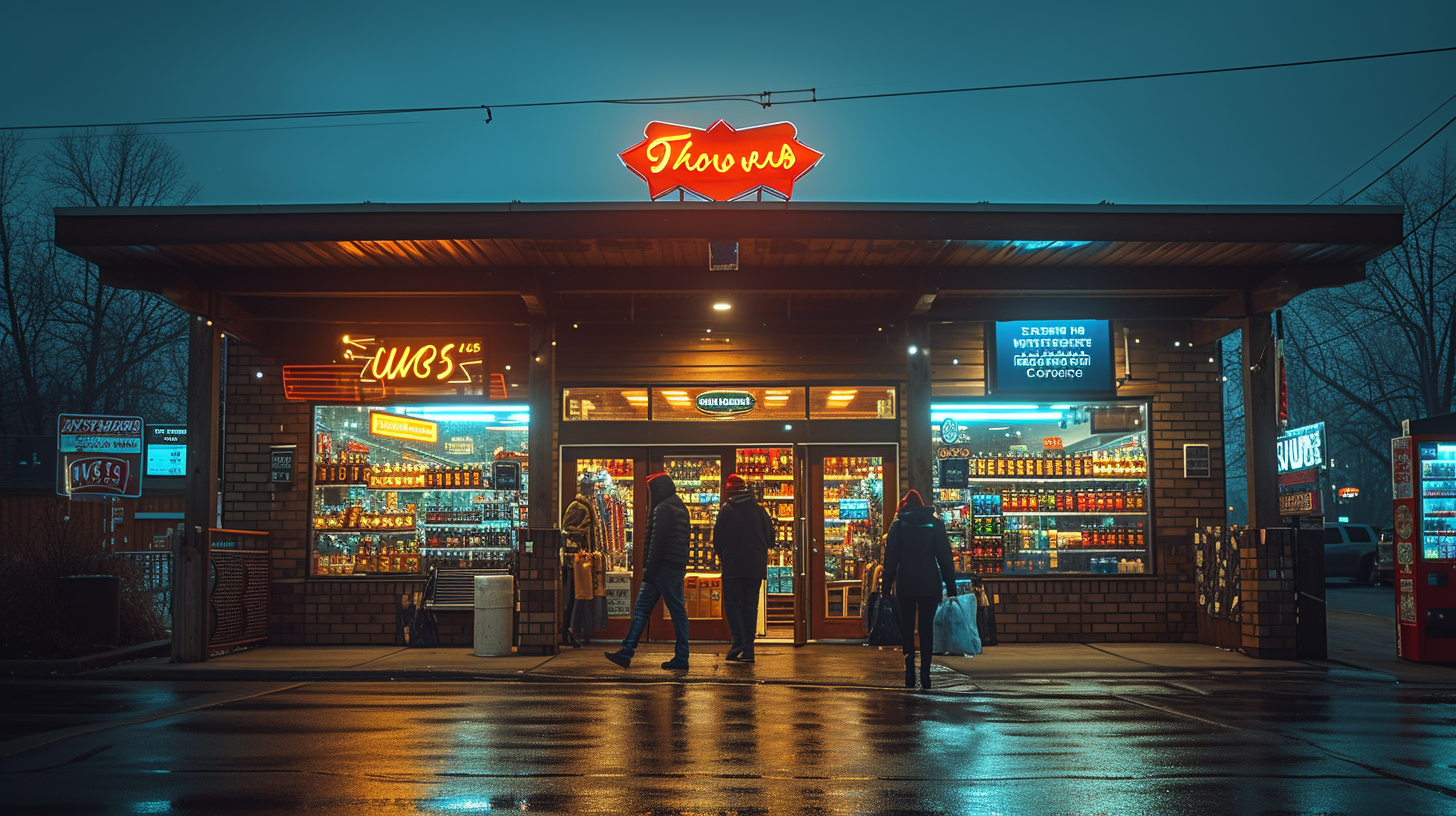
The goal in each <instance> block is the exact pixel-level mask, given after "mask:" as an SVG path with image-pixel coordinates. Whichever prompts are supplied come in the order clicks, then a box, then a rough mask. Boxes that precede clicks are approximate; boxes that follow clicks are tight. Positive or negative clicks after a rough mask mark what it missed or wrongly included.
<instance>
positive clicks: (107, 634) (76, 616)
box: [59, 575, 121, 649]
mask: <svg viewBox="0 0 1456 816" xmlns="http://www.w3.org/2000/svg"><path fill="white" fill-rule="evenodd" d="M59 595H60V602H61V615H62V616H63V619H64V621H65V624H66V630H67V633H68V634H70V635H71V636H72V637H74V638H76V639H77V640H79V641H81V642H82V643H83V644H85V645H86V646H90V647H93V648H95V647H105V648H108V649H115V648H116V647H117V646H120V645H121V579H120V578H119V577H117V576H115V575H67V576H64V577H62V578H61V582H60V592H59Z"/></svg>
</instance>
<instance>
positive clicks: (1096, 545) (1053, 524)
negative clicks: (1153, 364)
mask: <svg viewBox="0 0 1456 816" xmlns="http://www.w3.org/2000/svg"><path fill="white" fill-rule="evenodd" d="M931 419H932V421H933V422H934V423H935V426H936V427H935V431H933V432H932V437H933V438H934V439H935V440H936V460H937V464H938V466H937V467H936V468H935V474H934V482H935V487H936V509H937V511H938V512H939V513H940V515H941V517H942V518H944V519H945V520H946V527H947V530H948V532H949V533H950V537H951V548H952V550H953V553H954V560H955V564H956V571H957V572H958V573H967V574H982V575H1046V574H1129V573H1132V574H1141V573H1144V572H1147V571H1149V568H1150V555H1151V546H1152V540H1151V539H1152V536H1151V530H1152V524H1151V517H1150V507H1149V491H1148V436H1147V434H1148V432H1147V407H1146V406H1145V405H1126V404H1110V403H1109V404H1086V403H1081V404H1056V405H1037V404H1025V403H1017V404H1011V403H1006V404H1001V403H984V402H978V403H965V404H935V405H933V406H932V408H931Z"/></svg>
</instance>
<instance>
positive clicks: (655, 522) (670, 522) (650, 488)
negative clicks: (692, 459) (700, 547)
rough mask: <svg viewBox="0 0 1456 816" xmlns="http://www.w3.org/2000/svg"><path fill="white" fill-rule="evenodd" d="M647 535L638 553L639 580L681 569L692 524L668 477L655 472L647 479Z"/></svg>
mask: <svg viewBox="0 0 1456 816" xmlns="http://www.w3.org/2000/svg"><path fill="white" fill-rule="evenodd" d="M647 507H648V510H647V538H646V544H645V546H646V551H645V552H643V553H642V580H644V581H647V582H649V583H651V582H653V581H656V580H657V574H658V572H659V571H661V570H664V569H666V570H685V569H687V566H688V540H689V539H690V538H691V537H692V535H691V530H692V526H691V525H690V524H689V523H688V508H687V505H685V504H683V500H682V499H680V498H678V495H677V485H675V484H673V483H672V477H671V476H668V475H667V474H666V473H659V474H657V475H656V476H653V477H652V478H651V479H648V480H647Z"/></svg>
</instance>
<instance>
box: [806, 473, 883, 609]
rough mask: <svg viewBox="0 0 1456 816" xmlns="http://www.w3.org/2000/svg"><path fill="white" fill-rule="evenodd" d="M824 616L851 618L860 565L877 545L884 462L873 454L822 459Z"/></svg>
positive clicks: (858, 588)
mask: <svg viewBox="0 0 1456 816" xmlns="http://www.w3.org/2000/svg"><path fill="white" fill-rule="evenodd" d="M823 484H824V495H823V496H822V497H821V499H822V501H823V502H824V616H825V617H826V618H857V617H859V612H860V609H859V607H860V602H861V601H862V600H863V599H862V598H861V597H860V594H861V583H860V582H861V579H862V578H863V576H864V569H865V564H866V563H867V562H868V561H869V560H870V558H871V556H872V555H873V554H875V553H877V552H878V551H879V549H880V547H879V543H880V531H881V530H882V529H884V525H883V523H882V520H881V518H880V515H881V508H882V507H883V506H884V491H885V462H884V460H883V459H882V458H880V457H878V456H830V457H825V459H824V479H823Z"/></svg>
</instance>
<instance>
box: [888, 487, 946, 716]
mask: <svg viewBox="0 0 1456 816" xmlns="http://www.w3.org/2000/svg"><path fill="white" fill-rule="evenodd" d="M892 585H893V586H894V587H895V605H896V607H898V609H899V612H900V646H901V648H902V649H904V651H905V688H915V622H916V619H917V618H919V621H920V687H921V688H922V689H927V690H928V689H929V688H930V653H931V651H932V647H933V645H934V644H933V642H932V641H933V636H932V634H931V630H932V628H933V625H934V623H935V607H936V606H937V605H938V604H939V603H940V588H941V586H944V587H945V591H946V594H947V595H949V596H950V597H952V598H954V597H955V594H956V587H955V571H954V568H953V567H952V565H951V557H950V537H949V536H947V535H946V534H945V522H944V521H943V520H941V518H940V517H939V516H937V515H935V511H934V509H933V508H930V507H926V506H925V502H924V501H923V500H922V499H921V498H920V493H919V492H917V491H914V490H911V491H910V492H908V493H906V494H905V498H904V499H903V500H901V502H900V512H899V513H898V514H897V515H896V517H895V520H894V522H892V523H891V524H890V535H889V537H888V538H887V539H886V541H885V577H884V579H883V584H882V586H881V587H880V594H881V595H882V596H883V595H884V594H885V593H886V592H889V590H890V587H891V586H892Z"/></svg>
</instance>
